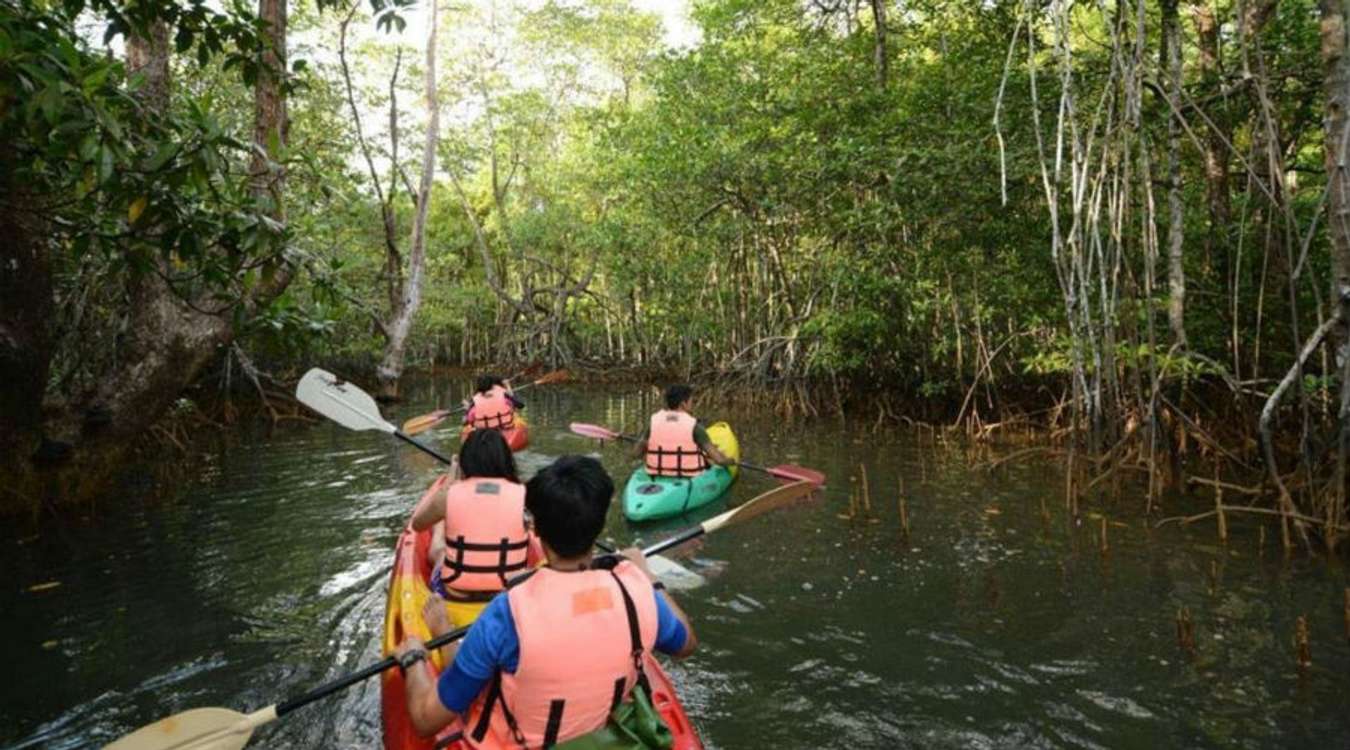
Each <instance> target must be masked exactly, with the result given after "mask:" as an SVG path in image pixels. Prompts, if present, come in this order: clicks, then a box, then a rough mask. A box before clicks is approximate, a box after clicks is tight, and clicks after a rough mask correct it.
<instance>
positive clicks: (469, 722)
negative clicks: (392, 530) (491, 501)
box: [396, 456, 698, 747]
mask: <svg viewBox="0 0 1350 750" xmlns="http://www.w3.org/2000/svg"><path fill="white" fill-rule="evenodd" d="M613 495H614V483H613V481H612V480H611V479H610V477H609V475H608V474H607V473H606V472H605V470H604V468H603V467H602V466H601V465H600V463H599V462H598V461H596V460H595V459H593V458H589V457H585V456H563V457H562V458H559V459H558V460H557V461H555V462H554V463H553V464H551V465H549V466H548V467H545V468H544V469H543V470H541V471H540V472H539V473H538V474H536V475H535V476H534V478H533V479H531V480H530V481H529V483H528V484H527V485H526V495H525V504H526V508H527V509H528V510H529V511H530V514H531V515H532V517H533V519H534V527H535V530H536V532H537V533H538V534H539V537H540V540H541V541H542V543H543V548H544V553H545V556H546V558H547V560H548V563H547V565H546V566H544V567H542V568H540V569H539V570H538V571H535V572H533V573H531V574H528V577H527V578H526V579H525V580H524V581H516V582H513V585H512V586H511V588H510V589H508V590H507V591H505V592H503V593H501V594H499V595H497V597H496V598H494V599H493V600H492V601H491V602H490V603H489V604H488V606H487V608H486V609H485V610H484V611H483V613H482V615H480V616H479V618H478V620H477V621H476V622H474V624H473V625H472V627H471V628H470V629H469V632H468V634H467V635H466V636H465V637H464V639H463V641H461V643H460V645H459V647H458V648H457V649H455V648H454V646H453V645H452V646H448V647H446V648H447V649H450V651H449V652H448V653H447V654H446V656H447V661H448V663H450V666H449V668H447V669H446V670H444V671H443V672H442V673H441V674H440V675H439V676H433V674H432V672H431V670H429V669H425V668H417V669H410V668H409V667H412V666H413V665H414V664H416V662H417V661H420V660H421V659H423V658H425V656H426V651H425V645H424V644H423V643H422V642H421V641H419V640H418V639H416V638H409V639H407V640H405V641H404V642H403V643H402V644H400V645H399V647H398V649H397V652H396V653H397V656H398V660H399V664H400V667H401V668H402V669H403V670H404V672H405V675H406V676H407V679H406V681H405V684H406V692H407V701H408V713H409V716H410V718H411V720H412V724H413V727H414V728H415V729H416V730H417V731H418V732H419V733H421V734H423V735H428V736H429V735H433V734H435V733H437V732H439V731H440V730H441V729H443V728H445V727H447V726H449V725H450V724H451V723H452V722H454V721H455V720H456V719H459V718H463V719H464V727H465V731H466V733H468V734H469V735H470V736H471V737H472V739H473V740H474V742H475V744H477V745H478V746H484V747H494V746H498V745H500V746H502V747H508V746H511V747H514V746H516V745H519V744H525V745H527V746H530V747H535V746H539V745H544V746H547V745H549V744H552V743H555V742H565V741H567V740H568V739H571V738H574V737H578V736H581V735H583V734H586V733H588V732H591V731H594V730H596V729H599V728H601V727H602V726H604V724H605V721H606V720H607V717H608V715H609V712H610V710H611V709H612V708H613V705H614V703H615V701H617V700H619V699H620V698H621V697H626V696H627V694H628V693H629V692H630V691H631V690H632V687H633V685H634V684H635V683H636V681H637V674H636V669H635V668H634V656H633V651H634V647H635V646H637V645H638V644H636V643H634V639H635V638H637V637H638V636H639V634H640V640H641V644H640V648H641V649H643V650H651V649H655V650H656V651H660V652H662V653H665V654H669V655H671V656H675V657H677V658H682V657H685V656H688V655H689V654H690V653H692V652H693V651H694V649H695V648H696V647H697V643H698V641H697V638H696V637H695V635H694V630H693V627H692V626H691V625H690V623H689V619H688V617H687V616H686V615H685V613H684V611H683V610H682V609H680V607H679V605H678V604H677V603H676V602H675V601H674V599H673V598H672V597H671V596H670V594H669V592H667V591H665V590H664V587H663V586H661V584H660V583H658V582H656V581H655V579H654V577H653V576H652V574H651V571H650V570H649V569H648V567H647V564H646V560H645V558H643V556H642V553H641V551H640V550H638V549H636V548H633V549H628V550H624V551H623V553H622V556H621V557H612V556H606V557H601V558H595V557H593V556H592V549H593V547H594V545H595V540H596V538H597V537H598V536H599V535H600V532H601V531H602V530H603V528H604V525H605V518H606V516H607V514H608V511H609V505H610V501H611V498H612V497H613ZM430 624H432V625H433V630H441V629H443V628H446V625H447V624H446V623H445V622H441V623H430ZM434 634H435V635H439V634H440V633H434ZM522 738H523V739H525V740H526V741H525V742H523V743H522V742H521V741H520V740H521V739H522Z"/></svg>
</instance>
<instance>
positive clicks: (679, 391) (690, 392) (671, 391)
mask: <svg viewBox="0 0 1350 750" xmlns="http://www.w3.org/2000/svg"><path fill="white" fill-rule="evenodd" d="M693 397H694V387H693V386H691V385H685V384H683V383H677V384H675V385H672V386H671V387H669V388H667V389H666V408H667V409H674V408H676V407H678V406H679V405H680V404H683V403H684V402H685V401H688V400H689V399H691V398H693Z"/></svg>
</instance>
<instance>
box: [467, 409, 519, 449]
mask: <svg viewBox="0 0 1350 750" xmlns="http://www.w3.org/2000/svg"><path fill="white" fill-rule="evenodd" d="M487 429H495V428H487ZM473 430H474V428H473V426H472V425H467V424H466V425H464V427H462V428H460V431H459V440H460V442H461V443H462V442H464V440H465V439H467V438H468V437H469V433H470V432H473ZM501 433H502V437H504V438H506V444H507V445H508V446H510V447H511V450H512V451H523V450H525V448H526V447H527V446H529V444H530V426H529V425H528V424H526V423H525V418H524V417H522V416H520V415H519V414H517V415H516V418H515V421H514V423H513V424H512V425H511V426H510V427H507V428H506V429H504V430H502V431H501Z"/></svg>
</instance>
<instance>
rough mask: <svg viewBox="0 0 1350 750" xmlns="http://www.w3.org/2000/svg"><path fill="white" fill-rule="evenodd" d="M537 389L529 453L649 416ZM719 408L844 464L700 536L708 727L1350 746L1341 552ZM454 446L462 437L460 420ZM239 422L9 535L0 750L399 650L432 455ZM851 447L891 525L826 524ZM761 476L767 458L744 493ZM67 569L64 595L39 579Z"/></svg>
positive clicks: (334, 714)
mask: <svg viewBox="0 0 1350 750" xmlns="http://www.w3.org/2000/svg"><path fill="white" fill-rule="evenodd" d="M417 395H418V397H416V398H414V399H413V400H412V402H411V403H409V404H408V405H406V406H405V407H403V408H400V409H398V410H395V411H394V412H392V413H391V415H390V416H391V417H393V418H395V419H396V420H401V419H403V418H405V417H407V416H411V415H413V414H416V413H420V412H422V411H426V410H427V409H428V408H429V407H430V406H432V405H433V403H434V392H433V389H432V388H431V387H430V386H429V385H427V386H424V387H422V388H421V389H420V390H419V391H418V393H417ZM530 395H531V398H530V399H529V401H530V404H529V408H528V413H529V414H530V416H531V420H532V423H533V425H534V433H533V436H534V441H533V445H532V446H531V448H530V450H529V451H527V452H526V453H524V454H522V459H521V460H522V464H523V467H524V468H525V470H526V472H527V473H528V472H531V471H533V470H534V469H536V468H537V467H538V466H540V465H542V464H543V463H545V462H547V461H549V460H551V459H552V458H553V457H555V456H557V455H560V454H562V453H565V452H593V451H595V450H596V447H595V445H594V444H593V443H588V442H586V441H584V440H582V439H580V438H576V437H574V436H572V435H570V434H568V433H567V432H566V423H567V422H568V421H573V420H578V421H592V422H599V423H604V424H608V425H610V426H614V427H627V428H630V429H631V428H634V427H636V426H638V425H639V424H640V421H641V419H642V418H643V416H644V415H645V414H646V413H648V411H649V409H651V408H653V407H654V403H653V402H652V401H651V395H650V393H648V392H641V393H639V392H638V391H636V390H634V391H630V392H627V393H619V394H612V393H610V394H607V393H603V392H601V391H598V390H587V389H579V388H570V387H566V388H552V389H548V390H541V391H539V392H535V393H533V394H530ZM704 416H706V417H716V418H726V419H729V420H730V421H731V422H732V424H733V426H735V427H736V429H737V432H738V434H739V436H740V438H741V443H742V446H743V449H744V451H745V456H746V458H747V459H748V460H753V459H759V460H760V461H761V462H766V463H774V462H779V461H794V462H797V463H801V464H805V465H809V466H813V467H816V468H819V469H822V470H824V471H826V472H827V473H829V474H830V476H831V478H832V487H831V488H830V489H829V490H828V493H827V499H826V502H825V503H824V504H818V505H815V506H810V507H806V508H801V509H797V510H793V511H791V512H788V513H783V514H780V515H777V516H773V517H769V518H764V519H761V520H760V521H757V522H755V523H754V524H751V525H747V526H745V527H740V528H736V529H732V530H728V531H726V532H725V533H723V534H719V535H717V536H715V537H712V538H709V539H708V540H707V541H706V543H705V544H704V545H703V547H702V548H701V549H700V550H699V551H698V553H697V555H696V557H695V559H694V560H693V561H692V562H691V563H690V564H691V567H695V568H700V569H703V570H705V572H709V573H716V574H717V575H715V576H714V577H713V578H712V580H711V582H710V583H709V585H707V586H705V587H703V588H701V589H698V590H696V591H693V592H689V593H687V594H685V595H684V596H683V597H682V598H681V601H682V603H684V605H685V607H686V608H687V609H688V610H689V612H690V614H691V616H692V617H693V618H694V620H695V622H696V627H697V628H698V630H699V635H700V640H701V641H702V643H703V645H704V647H703V649H702V650H701V651H700V652H699V653H698V654H697V655H695V656H694V657H693V658H692V659H690V660H688V661H686V662H684V663H683V664H681V665H679V666H677V667H676V668H675V669H674V670H673V674H674V675H675V677H676V680H677V681H678V682H679V684H680V685H681V687H682V693H683V696H684V700H685V702H686V704H687V706H688V708H689V711H690V713H691V715H693V716H694V718H695V720H696V722H697V723H698V725H699V727H700V729H701V731H702V734H703V736H704V739H705V741H706V742H707V743H708V744H709V745H710V746H713V747H722V748H752V747H755V748H757V747H770V746H775V747H785V748H798V747H800V748H807V747H878V748H880V747H903V746H912V747H963V748H964V747H1148V746H1158V747H1180V746H1185V747H1294V746H1307V747H1344V746H1345V745H1346V743H1347V738H1350V710H1347V707H1350V703H1348V702H1347V701H1348V700H1350V699H1347V697H1346V696H1348V695H1350V646H1348V645H1347V642H1346V633H1345V630H1344V624H1343V616H1342V596H1343V591H1344V589H1345V587H1346V586H1347V575H1346V572H1345V570H1344V569H1343V568H1342V567H1340V566H1339V565H1337V564H1328V563H1327V562H1326V561H1324V560H1309V559H1305V558H1298V559H1295V560H1294V561H1293V562H1285V561H1283V559H1282V557H1281V555H1279V554H1277V551H1276V550H1274V549H1273V548H1272V549H1268V550H1267V551H1266V553H1265V555H1264V556H1259V555H1258V554H1257V541H1256V539H1257V532H1256V528H1255V526H1252V525H1243V524H1242V523H1235V528H1234V531H1233V535H1234V536H1233V539H1232V541H1231V542H1230V544H1229V545H1228V546H1227V547H1226V548H1224V547H1220V546H1219V545H1218V544H1217V543H1216V542H1215V540H1214V535H1213V530H1212V527H1209V526H1203V527H1202V526H1201V525H1199V524H1197V525H1196V526H1195V527H1193V528H1191V529H1182V528H1178V527H1175V526H1169V527H1164V528H1163V529H1158V530H1150V529H1149V528H1147V527H1146V525H1145V524H1143V523H1142V521H1141V519H1140V518H1139V516H1138V508H1139V506H1140V505H1141V502H1140V501H1139V500H1138V499H1137V498H1128V497H1127V498H1126V499H1123V500H1121V501H1120V503H1119V506H1118V507H1113V506H1110V505H1107V506H1105V507H1094V508H1093V509H1092V510H1093V512H1100V513H1105V515H1106V516H1107V518H1108V520H1109V536H1110V545H1111V549H1110V552H1109V554H1108V555H1106V556H1105V557H1103V556H1102V555H1101V554H1100V553H1099V551H1098V542H1097V539H1096V535H1097V528H1098V523H1099V521H1098V520H1097V518H1095V517H1089V518H1087V519H1085V523H1084V524H1083V525H1082V526H1074V525H1071V524H1069V523H1067V522H1066V520H1065V518H1064V516H1063V512H1062V509H1061V502H1060V500H1059V498H1060V493H1061V492H1062V482H1061V479H1060V475H1059V473H1058V471H1057V469H1055V468H1053V467H1047V466H1045V465H1041V464H1035V463H1031V464H1021V465H1015V466H1012V467H1010V468H1009V469H1007V470H1005V471H1000V472H999V473H997V474H994V475H991V474H989V473H987V472H985V471H983V470H981V469H978V468H972V467H971V466H969V465H968V463H967V459H966V456H965V454H964V453H963V452H961V451H943V450H936V449H935V448H934V446H933V445H932V443H931V440H929V439H928V438H926V437H924V436H922V435H916V434H914V433H908V432H906V433H899V434H897V435H895V436H892V437H890V438H887V439H884V440H881V441H879V442H876V443H874V442H873V441H872V440H870V439H866V438H858V437H854V435H853V433H852V432H851V431H850V430H849V426H848V425H844V424H841V423H840V422H838V421H823V422H819V423H815V424H811V425H801V424H799V425H783V424H781V423H780V422H779V421H778V420H776V419H773V418H771V417H769V416H768V415H762V414H711V413H710V414H705V415H704ZM437 442H438V444H439V445H440V446H441V447H443V448H445V449H447V450H453V448H454V441H453V438H452V437H451V436H450V434H449V433H445V434H442V435H440V436H438V438H437ZM231 443H232V444H231V447H229V448H228V449H226V450H224V451H223V452H221V453H219V454H218V455H214V456H212V457H211V458H210V459H208V460H205V461H203V462H202V463H201V465H200V467H194V468H193V469H192V473H193V474H194V475H195V477H196V478H195V479H194V480H192V481H191V482H189V483H188V484H187V485H185V486H184V487H183V489H182V492H181V493H180V494H179V495H178V496H177V497H176V498H174V499H172V500H170V501H167V502H160V503H147V502H145V501H143V500H141V499H140V498H138V497H137V496H136V493H135V492H134V491H128V492H126V493H125V494H126V495H128V496H126V497H116V498H112V497H110V498H108V499H107V500H106V501H105V502H103V503H100V504H99V506H98V507H97V508H96V509H95V513H93V514H92V517H91V518H89V519H88V520H84V521H78V522H69V523H64V524H57V523H55V522H52V521H51V520H50V516H48V517H47V518H46V519H44V521H43V522H42V523H41V524H40V525H39V526H38V528H37V529H36V530H34V529H32V528H23V529H14V528H10V529H6V530H3V531H0V563H2V564H3V569H4V570H5V571H6V573H7V576H6V578H7V579H8V585H7V586H5V587H4V589H3V590H2V591H0V611H3V612H4V618H3V626H0V627H2V628H3V636H4V637H3V638H0V663H3V664H5V665H6V670H5V671H6V673H7V675H8V679H6V680H4V682H3V684H0V720H2V721H0V727H2V728H0V745H4V746H5V747H11V748H19V747H25V748H26V747H48V748H73V747H85V746H91V745H94V746H96V745H100V744H102V743H103V742H106V741H108V740H110V739H112V738H114V737H116V736H119V735H121V734H122V733H124V732H126V731H128V730H130V729H132V728H135V727H137V726H139V725H142V724H145V723H148V722H150V721H153V720H154V719H156V718H159V717H161V716H164V715H167V714H170V713H173V712H176V711H179V710H183V709H186V708H190V707H195V706H203V705H221V706H228V707H231V708H235V709H239V710H246V709H249V708H255V707H258V706H261V705H266V704H268V703H272V702H275V701H277V700H280V699H284V698H285V697H287V696H290V695H295V694H297V693H300V692H303V691H304V690H305V689H307V688H309V687H312V686H314V685H315V684H317V683H319V682H321V681H323V680H325V679H328V678H332V677H335V676H338V675H340V674H342V673H344V672H346V671H348V670H351V669H353V668H355V667H357V666H358V665H361V664H364V663H366V662H369V661H372V660H375V659H377V658H378V657H379V654H378V651H377V650H378V641H379V635H380V627H381V622H382V615H383V609H384V587H385V584H386V582H387V575H388V566H389V564H390V562H391V554H390V553H391V550H392V546H393V543H394V540H395V538H396V536H397V533H398V530H399V528H400V527H401V525H402V524H403V523H404V521H405V520H406V517H407V515H408V513H409V512H410V511H411V508H412V503H413V502H414V501H415V499H416V497H417V496H418V494H419V493H420V491H421V490H422V489H423V488H424V487H425V486H426V485H427V484H428V483H429V482H430V480H431V479H432V478H433V476H434V474H435V472H436V470H437V467H436V466H435V465H433V464H432V463H431V462H430V460H429V459H426V458H425V457H423V456H421V455H420V454H418V453H417V452H416V451H414V450H413V449H411V448H408V447H405V446H402V445H399V444H398V443H396V442H395V441H393V440H391V439H389V438H388V437H386V436H383V435H381V434H378V433H372V432H367V433H353V432H347V431H345V430H343V429H341V428H339V427H336V426H333V425H329V424H319V425H316V426H313V427H288V428H285V429H281V430H278V431H277V432H276V433H275V434H274V435H272V436H270V437H265V436H262V434H261V433H259V434H257V435H253V436H239V437H238V439H237V440H233V441H231ZM935 451H936V452H935ZM603 457H604V461H605V463H606V465H607V466H608V467H609V468H610V469H611V471H612V472H613V473H614V475H615V478H616V483H619V484H620V485H621V484H622V480H623V479H624V478H626V475H627V472H628V471H630V470H631V468H632V463H631V462H630V461H629V460H628V459H627V457H626V454H625V453H624V452H622V451H620V450H619V449H615V448H607V449H605V450H604V453H603ZM174 460H180V459H174ZM859 461H865V462H867V464H868V467H869V472H870V473H871V476H872V482H873V486H874V493H873V499H874V503H875V505H876V508H875V515H876V517H877V522H876V523H859V522H853V523H850V522H848V521H846V520H842V519H840V518H838V517H837V514H839V513H841V512H843V511H844V510H845V509H846V506H847V496H848V478H849V476H850V474H851V473H852V472H853V471H854V467H856V465H857V463H858V462H859ZM901 475H903V476H904V478H905V482H906V485H907V487H908V488H909V491H910V501H909V511H910V514H911V516H912V523H913V534H912V537H911V538H910V539H909V540H908V541H907V542H906V541H903V540H902V539H901V538H900V534H899V532H898V521H897V509H896V506H895V491H894V488H895V486H896V483H897V479H898V477H899V476H901ZM770 486H771V485H770V484H769V483H768V481H767V480H766V479H764V478H761V477H758V476H755V475H753V474H747V475H745V476H743V477H742V478H741V480H740V481H739V482H738V483H737V485H736V486H735V487H733V489H732V492H731V495H730V502H731V503H733V504H734V503H737V502H740V501H743V500H745V499H747V498H749V497H751V496H753V495H754V494H756V493H758V492H761V491H763V490H765V489H767V488H769V487H770ZM1127 495H1128V493H1127ZM1042 496H1045V497H1046V498H1047V499H1048V502H1047V505H1048V506H1049V508H1050V510H1051V514H1052V517H1051V519H1050V520H1049V521H1048V522H1047V521H1044V520H1043V519H1042V518H1041V516H1040V511H1039V508H1040V499H1041V497H1042ZM1244 523H1246V522H1244ZM667 528H669V526H668V527H667ZM1273 531H1274V529H1273V527H1272V528H1271V529H1270V532H1269V533H1268V537H1269V539H1270V540H1271V542H1272V543H1273V542H1274V540H1275V539H1276V536H1275V535H1274V533H1273ZM610 533H611V534H612V535H613V537H614V538H616V539H618V540H622V541H627V540H629V539H633V538H635V537H642V538H644V539H646V540H651V539H655V538H657V537H658V536H660V535H662V534H664V533H666V532H665V531H662V530H660V529H652V528H643V529H637V528H632V527H630V526H629V525H628V524H627V523H626V522H625V521H624V520H623V518H622V516H621V513H620V511H619V508H618V504H617V503H616V505H615V508H614V511H613V516H612V520H611V524H610ZM1212 569H1214V570H1217V579H1216V580H1213V581H1212V580H1211V570H1212ZM51 582H59V584H60V585H59V586H55V587H49V588H45V589H42V588H40V589H39V590H31V589H32V587H34V586H40V585H41V584H44V583H51ZM1183 606H1184V607H1187V608H1189V610H1190V612H1191V613H1192V616H1193V618H1194V621H1195V623H1196V629H1197V640H1198V644H1199V647H1198V651H1199V653H1198V656H1197V657H1196V658H1195V659H1194V660H1192V659H1189V658H1187V657H1186V656H1185V655H1184V654H1183V653H1182V652H1181V651H1180V650H1179V649H1178V647H1177V644H1176V635H1175V624H1174V619H1173V618H1174V614H1175V612H1176V611H1177V609H1178V608H1179V607H1183ZM1300 614H1306V615H1307V616H1308V618H1309V622H1310V625H1311V631H1312V651H1313V659H1314V664H1313V667H1312V668H1311V669H1310V670H1309V671H1307V673H1306V674H1300V673H1299V671H1298V670H1297V669H1296V668H1295V665H1294V658H1293V650H1292V646H1291V637H1292V634H1293V631H1294V620H1295V618H1296V617H1297V616H1298V615H1300ZM377 684H378V683H377V682H376V681H374V680H372V681H370V682H369V683H368V684H366V685H364V686H363V687H358V688H353V689H352V690H349V691H348V692H347V693H345V694H343V695H341V696H340V697H337V698H334V699H332V700H330V701H329V702H328V703H325V704H322V705H319V706H314V707H310V708H306V709H303V710H302V711H300V712H298V713H297V714H295V715H293V716H291V717H289V718H287V719H285V720H283V721H281V722H279V723H277V724H275V725H273V726H272V727H270V728H268V729H266V730H264V731H262V732H260V733H259V734H258V736H257V737H255V739H254V744H253V746H255V747H269V748H311V747H321V746H322V747H377V746H378V745H379V721H380V718H379V708H378V687H377Z"/></svg>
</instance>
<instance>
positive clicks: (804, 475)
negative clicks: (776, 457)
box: [769, 464, 825, 487]
mask: <svg viewBox="0 0 1350 750" xmlns="http://www.w3.org/2000/svg"><path fill="white" fill-rule="evenodd" d="M769 473H770V474H772V475H774V476H775V477H778V478H779V479H784V480H787V481H789V482H810V483H811V484H814V485H816V486H817V487H819V486H821V485H823V484H825V475H824V474H822V473H820V472H819V471H816V470H815V469H808V468H806V467H805V466H794V465H792V464H779V465H778V466H770V467H769Z"/></svg>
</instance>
